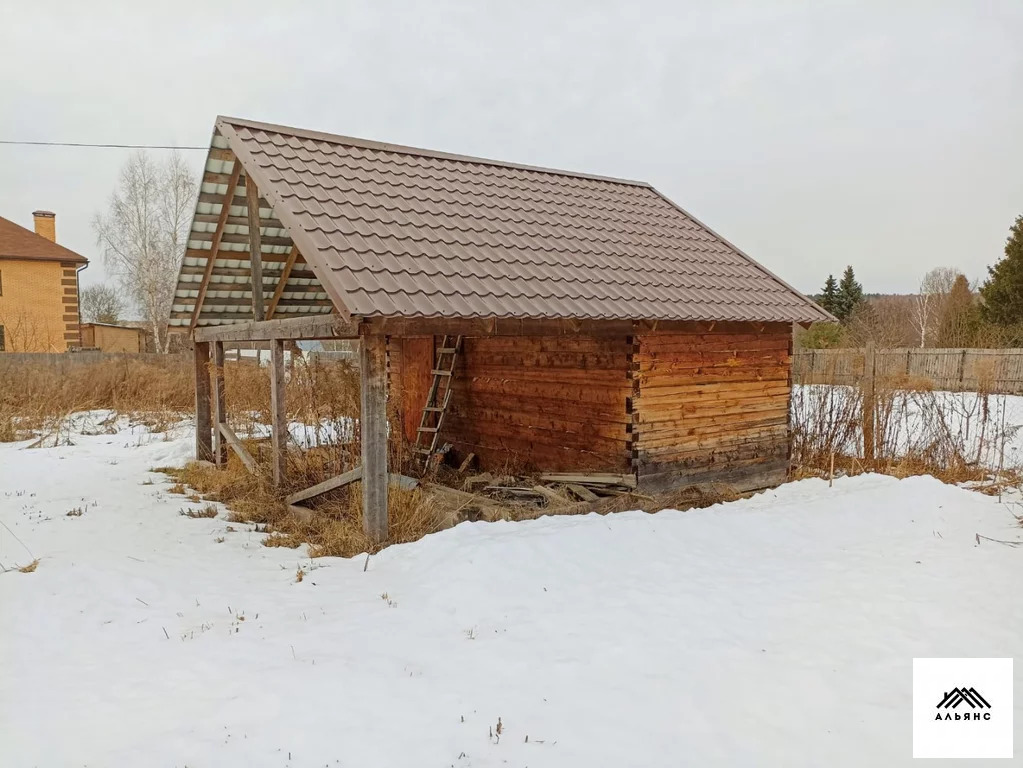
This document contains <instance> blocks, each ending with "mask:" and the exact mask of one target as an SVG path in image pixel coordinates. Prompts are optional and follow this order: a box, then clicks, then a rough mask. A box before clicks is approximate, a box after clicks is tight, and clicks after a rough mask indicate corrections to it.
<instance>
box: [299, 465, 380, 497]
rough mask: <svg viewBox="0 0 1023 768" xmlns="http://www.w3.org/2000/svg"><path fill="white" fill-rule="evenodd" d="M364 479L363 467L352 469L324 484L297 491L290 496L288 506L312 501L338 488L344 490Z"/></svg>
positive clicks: (325, 481)
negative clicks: (347, 486)
mask: <svg viewBox="0 0 1023 768" xmlns="http://www.w3.org/2000/svg"><path fill="white" fill-rule="evenodd" d="M361 479H362V467H356V468H355V469H350V470H348V471H347V472H342V473H341V474H340V475H336V476H334V477H332V478H330V479H329V480H324V481H323V482H322V483H317V484H316V485H312V486H310V487H308V488H306V489H304V490H301V491H296V492H295V493H293V494H291V495H290V496H288V497H287V498H286V499H285V501H286V502H287V503H288V504H298V503H299V502H302V501H306V500H308V499H312V498H314V497H316V496H322V495H323V494H325V493H329V492H330V491H336V490H337V489H338V488H344V487H345V486H346V485H348V484H349V483H354V482H355V481H356V480H361Z"/></svg>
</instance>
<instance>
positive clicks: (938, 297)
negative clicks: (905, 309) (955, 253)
mask: <svg viewBox="0 0 1023 768" xmlns="http://www.w3.org/2000/svg"><path fill="white" fill-rule="evenodd" d="M958 276H959V273H958V272H957V271H956V270H954V269H952V268H951V267H935V268H934V269H932V270H931V271H930V272H928V273H927V274H926V275H924V276H923V279H922V280H921V281H920V290H919V292H918V293H917V295H916V297H915V298H914V301H913V328H914V329H915V330H916V336H917V341H919V343H920V347H921V348H922V347H925V346H927V341H928V339H929V338H930V337H931V336H932V334H933V331H934V330H936V325H937V323H938V321H939V319H940V318H941V316H942V313H943V312H944V310H945V302H946V301H947V299H948V295H949V293H951V292H952V285H953V284H954V283H955V281H956V278H957V277H958Z"/></svg>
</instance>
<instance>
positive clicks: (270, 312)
mask: <svg viewBox="0 0 1023 768" xmlns="http://www.w3.org/2000/svg"><path fill="white" fill-rule="evenodd" d="M297 258H298V248H297V247H296V246H294V245H292V246H291V251H290V252H289V253H288V260H287V261H285V262H284V269H282V270H281V276H280V277H279V278H278V280H277V288H275V289H274V295H273V297H272V298H271V299H270V306H269V307H267V309H266V319H267V320H270V319H272V318H273V316H274V312H275V311H276V310H277V305H278V304H279V303H280V301H281V294H283V293H284V286H285V285H286V284H287V282H288V278H289V277H290V276H291V270H292V268H293V267H294V266H295V259H297ZM307 287H309V288H312V287H315V288H317V289H319V286H307Z"/></svg>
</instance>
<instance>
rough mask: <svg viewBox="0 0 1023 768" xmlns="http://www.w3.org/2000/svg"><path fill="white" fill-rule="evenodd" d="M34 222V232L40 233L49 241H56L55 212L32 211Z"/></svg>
mask: <svg viewBox="0 0 1023 768" xmlns="http://www.w3.org/2000/svg"><path fill="white" fill-rule="evenodd" d="M32 218H33V219H35V222H36V234H37V235H42V236H43V237H45V238H46V239H47V240H49V241H50V242H51V243H55V242H57V214H55V213H54V212H53V211H32Z"/></svg>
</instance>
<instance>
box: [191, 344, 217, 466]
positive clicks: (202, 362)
mask: <svg viewBox="0 0 1023 768" xmlns="http://www.w3.org/2000/svg"><path fill="white" fill-rule="evenodd" d="M194 348H195V458H196V459H197V460H199V461H213V434H212V430H213V424H212V417H211V413H210V367H209V366H210V343H209V342H208V341H197V342H195V344H194Z"/></svg>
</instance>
